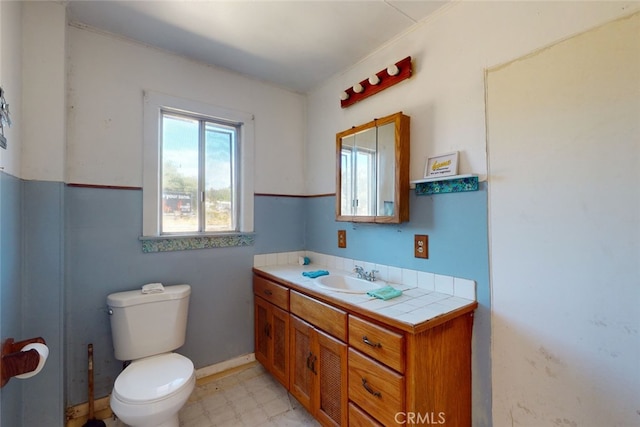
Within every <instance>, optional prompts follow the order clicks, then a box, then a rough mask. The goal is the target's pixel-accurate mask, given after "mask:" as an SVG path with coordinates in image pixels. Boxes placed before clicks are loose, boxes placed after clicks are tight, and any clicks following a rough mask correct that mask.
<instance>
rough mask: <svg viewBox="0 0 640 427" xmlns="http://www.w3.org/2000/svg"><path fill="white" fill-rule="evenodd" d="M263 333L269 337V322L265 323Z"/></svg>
mask: <svg viewBox="0 0 640 427" xmlns="http://www.w3.org/2000/svg"><path fill="white" fill-rule="evenodd" d="M264 334H265V335H266V336H267V337H268V338H271V325H270V324H269V323H266V324H265V325H264Z"/></svg>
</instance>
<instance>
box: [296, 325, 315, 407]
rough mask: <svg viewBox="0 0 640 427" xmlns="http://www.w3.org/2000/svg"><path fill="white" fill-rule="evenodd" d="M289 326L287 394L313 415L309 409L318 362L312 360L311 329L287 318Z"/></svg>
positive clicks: (309, 326)
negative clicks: (288, 380) (289, 357)
mask: <svg viewBox="0 0 640 427" xmlns="http://www.w3.org/2000/svg"><path fill="white" fill-rule="evenodd" d="M289 319H290V321H289V325H290V334H291V335H290V338H289V345H290V353H289V354H290V356H291V359H290V365H289V369H290V374H289V379H290V382H289V384H290V387H289V392H290V393H291V394H292V395H293V397H295V398H296V399H298V401H299V402H300V403H301V404H302V406H304V407H305V408H306V409H307V411H309V412H311V413H313V408H312V407H311V399H312V390H313V383H314V381H315V375H316V372H317V371H316V366H317V364H318V362H317V361H316V360H314V359H313V353H312V351H311V334H312V331H313V327H312V326H311V325H310V324H308V323H307V322H305V321H303V320H301V319H299V318H297V317H296V316H293V315H291V316H289Z"/></svg>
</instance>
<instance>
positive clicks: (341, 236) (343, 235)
mask: <svg viewBox="0 0 640 427" xmlns="http://www.w3.org/2000/svg"><path fill="white" fill-rule="evenodd" d="M338 247H339V248H346V247H347V230H338Z"/></svg>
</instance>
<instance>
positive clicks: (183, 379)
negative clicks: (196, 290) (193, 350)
mask: <svg viewBox="0 0 640 427" xmlns="http://www.w3.org/2000/svg"><path fill="white" fill-rule="evenodd" d="M190 295H191V286H189V285H174V286H166V287H161V289H160V292H153V293H145V292H141V291H140V290H133V291H125V292H116V293H114V294H110V295H108V296H107V305H108V307H109V310H108V313H109V316H110V323H111V336H112V338H113V349H114V354H115V356H116V359H118V360H123V361H129V360H130V361H132V362H131V363H130V364H129V366H127V367H126V368H125V369H124V370H123V371H122V372H121V373H120V375H118V378H116V381H115V383H114V385H113V392H112V393H111V402H110V403H111V409H112V410H113V413H114V414H115V415H116V417H118V418H119V419H120V420H121V421H122V422H124V423H125V424H127V425H129V426H131V427H178V411H180V408H182V406H183V405H184V404H185V403H186V402H187V399H188V398H189V396H190V395H191V392H192V391H193V389H194V387H195V383H196V379H195V373H194V369H193V362H191V360H189V359H187V358H186V357H184V356H182V355H180V354H177V353H173V351H174V350H176V349H178V348H179V347H181V346H182V345H183V344H184V342H185V335H186V331H187V315H188V311H189V297H190Z"/></svg>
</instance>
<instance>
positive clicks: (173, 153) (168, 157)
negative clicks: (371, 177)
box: [161, 113, 199, 233]
mask: <svg viewBox="0 0 640 427" xmlns="http://www.w3.org/2000/svg"><path fill="white" fill-rule="evenodd" d="M198 128H199V123H198V120H194V119H190V118H187V117H181V116H176V115H171V114H166V113H165V114H163V116H162V226H161V232H162V233H185V232H197V231H198V203H197V200H198V199H197V195H198V146H199V143H198V141H199V139H198Z"/></svg>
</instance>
